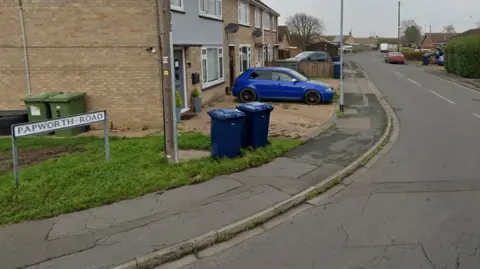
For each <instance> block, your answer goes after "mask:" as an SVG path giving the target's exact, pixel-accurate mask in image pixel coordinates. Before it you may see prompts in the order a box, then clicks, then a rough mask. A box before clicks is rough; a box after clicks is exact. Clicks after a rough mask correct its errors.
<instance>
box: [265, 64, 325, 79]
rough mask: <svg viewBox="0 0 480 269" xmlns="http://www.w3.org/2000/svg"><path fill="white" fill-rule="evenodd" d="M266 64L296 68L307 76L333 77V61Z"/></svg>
mask: <svg viewBox="0 0 480 269" xmlns="http://www.w3.org/2000/svg"><path fill="white" fill-rule="evenodd" d="M265 66H281V67H287V68H291V69H295V70H297V71H298V72H300V73H302V74H304V75H305V76H307V77H332V76H333V63H332V62H309V61H301V62H298V63H297V62H291V61H285V62H283V61H280V62H265Z"/></svg>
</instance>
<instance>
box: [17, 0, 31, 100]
mask: <svg viewBox="0 0 480 269" xmlns="http://www.w3.org/2000/svg"><path fill="white" fill-rule="evenodd" d="M18 5H19V9H20V26H21V28H22V41H23V57H24V62H25V74H26V76H27V77H26V79H27V95H30V94H32V88H31V86H30V67H29V64H28V51H27V40H26V37H25V23H24V20H23V5H22V0H18Z"/></svg>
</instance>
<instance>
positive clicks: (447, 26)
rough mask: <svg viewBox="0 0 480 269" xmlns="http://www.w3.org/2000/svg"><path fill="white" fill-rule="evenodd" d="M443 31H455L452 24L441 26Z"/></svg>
mask: <svg viewBox="0 0 480 269" xmlns="http://www.w3.org/2000/svg"><path fill="white" fill-rule="evenodd" d="M443 31H444V32H445V33H455V26H453V24H449V25H445V26H443Z"/></svg>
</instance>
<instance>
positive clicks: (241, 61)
mask: <svg viewBox="0 0 480 269" xmlns="http://www.w3.org/2000/svg"><path fill="white" fill-rule="evenodd" d="M245 47H246V48H247V69H248V68H251V67H252V50H251V47H250V45H249V44H241V45H238V59H239V64H240V66H239V68H238V70H240V73H243V72H245V71H246V70H247V69H245V70H243V69H242V63H243V59H242V48H245Z"/></svg>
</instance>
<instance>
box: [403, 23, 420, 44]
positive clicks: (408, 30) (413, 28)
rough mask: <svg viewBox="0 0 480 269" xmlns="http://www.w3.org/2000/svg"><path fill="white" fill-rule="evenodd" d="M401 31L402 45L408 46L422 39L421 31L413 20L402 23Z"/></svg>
mask: <svg viewBox="0 0 480 269" xmlns="http://www.w3.org/2000/svg"><path fill="white" fill-rule="evenodd" d="M402 30H403V33H402V41H403V42H402V43H403V44H406V45H409V44H416V43H418V42H420V39H421V37H422V29H421V27H420V26H419V25H418V24H417V22H415V20H404V21H402Z"/></svg>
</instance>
